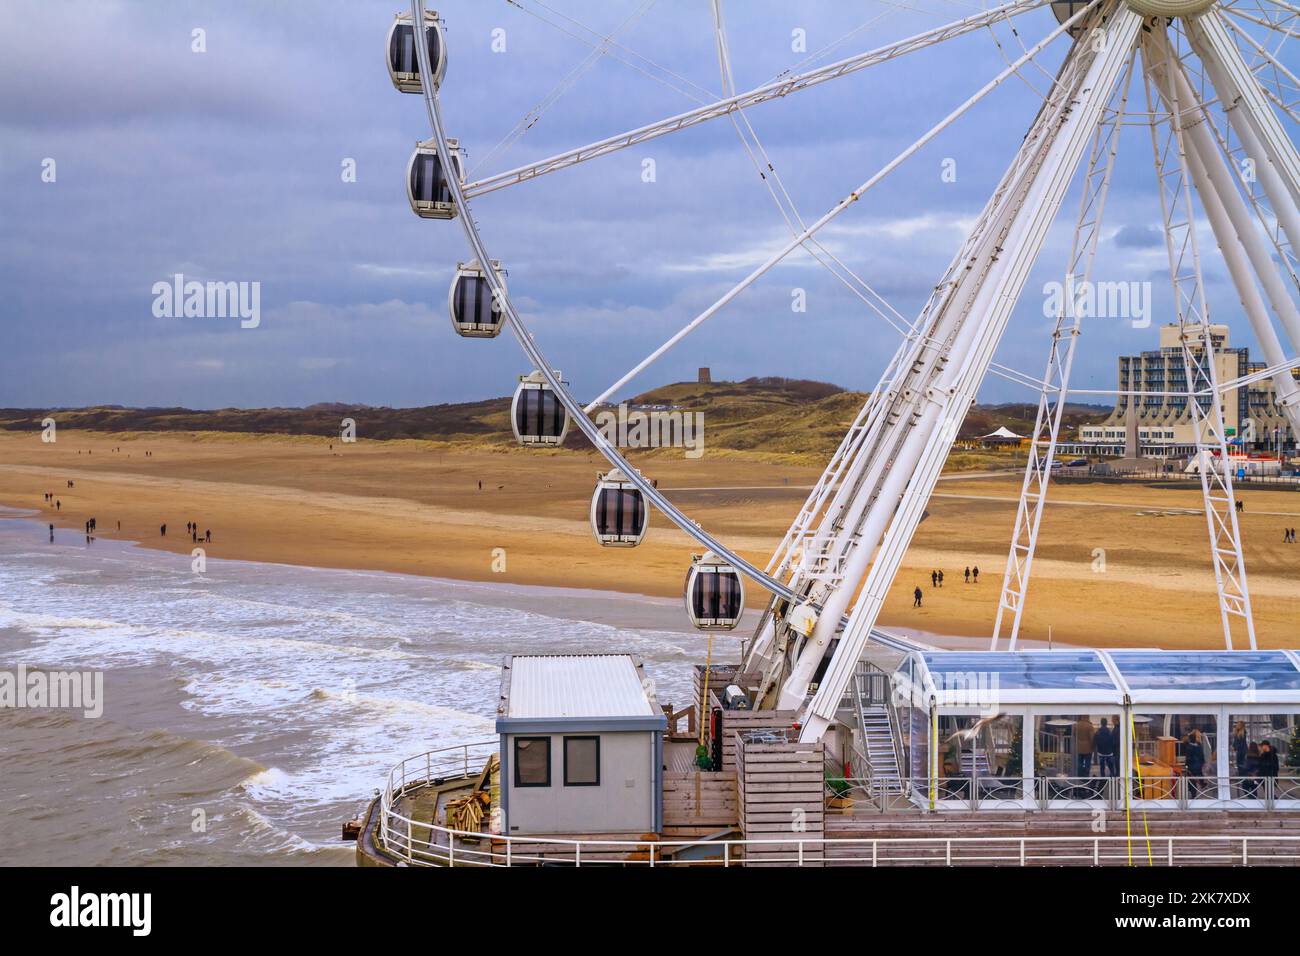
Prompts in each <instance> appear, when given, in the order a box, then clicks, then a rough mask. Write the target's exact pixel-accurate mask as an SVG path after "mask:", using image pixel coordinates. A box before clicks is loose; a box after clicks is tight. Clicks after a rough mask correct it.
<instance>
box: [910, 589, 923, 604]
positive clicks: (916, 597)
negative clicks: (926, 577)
mask: <svg viewBox="0 0 1300 956" xmlns="http://www.w3.org/2000/svg"><path fill="white" fill-rule="evenodd" d="M920 606H921V586H920V585H919V584H918V585H917V586H916V590H915V591H913V592H912V607H920Z"/></svg>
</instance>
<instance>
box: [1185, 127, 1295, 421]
mask: <svg viewBox="0 0 1300 956" xmlns="http://www.w3.org/2000/svg"><path fill="white" fill-rule="evenodd" d="M1188 165H1189V166H1190V167H1191V173H1192V180H1193V181H1194V182H1195V183H1196V194H1197V195H1198V196H1199V197H1200V200H1201V207H1202V208H1203V209H1204V210H1205V215H1206V218H1207V219H1208V220H1209V222H1210V229H1211V231H1212V232H1213V233H1214V238H1215V241H1216V243H1217V244H1218V246H1219V251H1220V253H1222V255H1223V261H1224V264H1225V265H1226V266H1227V267H1228V275H1229V276H1230V277H1231V278H1232V283H1233V285H1234V286H1235V287H1236V289H1237V296H1238V298H1239V299H1240V300H1241V307H1242V309H1243V310H1244V311H1245V313H1246V318H1247V319H1248V320H1249V321H1250V326H1251V329H1252V330H1254V332H1255V338H1256V339H1258V340H1259V345H1260V351H1262V352H1263V353H1264V359H1265V361H1266V362H1267V363H1268V364H1269V365H1270V366H1283V365H1286V364H1287V358H1286V353H1285V352H1284V351H1283V348H1282V342H1281V340H1279V339H1278V336H1277V330H1276V329H1274V328H1273V322H1272V320H1271V319H1270V318H1269V314H1268V307H1267V306H1266V305H1265V303H1264V298H1263V296H1261V295H1260V292H1259V287H1258V286H1257V285H1256V284H1255V274H1254V271H1253V270H1252V269H1251V266H1250V260H1249V257H1248V256H1247V254H1246V250H1245V247H1244V246H1243V245H1242V243H1241V240H1240V239H1239V238H1238V233H1237V231H1236V230H1235V229H1234V228H1233V224H1232V219H1231V217H1229V215H1228V210H1227V209H1226V208H1225V205H1224V201H1223V198H1222V197H1221V196H1220V195H1219V193H1218V191H1217V190H1216V189H1215V188H1214V185H1213V184H1212V183H1211V182H1210V179H1209V176H1208V174H1207V172H1206V169H1205V163H1204V162H1203V161H1202V159H1201V156H1200V154H1199V153H1198V152H1196V151H1194V150H1191V151H1189V153H1188ZM1273 388H1274V390H1275V392H1276V395H1277V404H1279V405H1281V406H1282V410H1283V413H1284V414H1285V415H1286V418H1287V421H1288V422H1289V423H1290V425H1291V433H1292V435H1294V436H1295V437H1296V439H1297V440H1300V385H1297V383H1296V380H1295V378H1294V377H1292V375H1291V371H1290V369H1286V368H1283V369H1280V370H1279V371H1278V372H1276V373H1275V374H1274V375H1273Z"/></svg>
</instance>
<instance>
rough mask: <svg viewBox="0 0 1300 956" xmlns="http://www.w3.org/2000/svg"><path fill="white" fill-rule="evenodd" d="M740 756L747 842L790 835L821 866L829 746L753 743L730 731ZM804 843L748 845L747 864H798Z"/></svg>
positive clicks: (739, 784)
mask: <svg viewBox="0 0 1300 956" xmlns="http://www.w3.org/2000/svg"><path fill="white" fill-rule="evenodd" d="M729 736H730V737H731V739H732V746H733V749H734V752H735V759H736V790H737V795H738V796H739V799H740V827H741V830H742V831H743V832H744V835H745V839H747V840H774V841H779V840H780V838H781V837H790V838H793V839H796V840H803V841H811V842H805V843H804V845H803V858H804V865H805V866H815V865H816V866H819V865H821V864H820V863H818V862H816V860H817V858H819V857H821V856H822V855H823V852H824V849H823V844H822V843H820V842H815V841H816V838H818V837H820V836H822V835H823V834H824V828H825V811H824V805H825V780H824V777H825V760H826V750H825V745H823V744H822V743H821V742H817V743H798V742H791V743H748V742H746V737H745V735H743V734H742V733H739V732H733V733H731V734H730V735H729ZM798 854H799V844H798V843H795V842H790V843H786V842H774V843H767V844H761V845H749V846H747V847H746V848H745V865H746V866H763V865H767V866H774V865H781V866H793V865H795V864H796V863H797V862H798Z"/></svg>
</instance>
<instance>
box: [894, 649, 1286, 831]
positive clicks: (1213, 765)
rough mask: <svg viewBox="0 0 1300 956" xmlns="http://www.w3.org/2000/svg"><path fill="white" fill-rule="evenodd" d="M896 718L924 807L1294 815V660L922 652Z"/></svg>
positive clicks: (1264, 655)
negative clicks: (1272, 770)
mask: <svg viewBox="0 0 1300 956" xmlns="http://www.w3.org/2000/svg"><path fill="white" fill-rule="evenodd" d="M893 709H894V716H895V720H896V725H897V727H898V730H899V734H900V737H901V741H900V743H901V748H900V749H901V756H902V761H903V767H904V770H903V775H904V776H905V777H907V779H908V792H909V795H910V797H911V799H912V800H913V802H915V803H916V804H918V805H920V806H924V807H928V808H930V809H936V810H943V809H972V808H978V809H996V808H999V807H1002V808H1008V809H1010V808H1016V809H1020V808H1024V809H1034V808H1037V809H1053V808H1079V807H1081V806H1089V807H1098V806H1105V807H1122V806H1130V807H1139V806H1150V807H1170V806H1177V807H1183V808H1189V809H1201V808H1207V809H1208V808H1213V809H1232V808H1242V809H1254V808H1270V809H1272V808H1278V809H1296V810H1300V744H1297V745H1296V746H1295V747H1292V742H1293V741H1295V740H1296V728H1297V722H1298V721H1300V656H1298V655H1297V653H1296V652H1295V651H1290V650H1270V651H1162V650H1127V649H1126V650H1111V651H1101V650H1083V649H1071V650H1026V651H1006V652H1000V651H993V652H978V651H977V652H967V651H916V652H913V653H911V654H909V655H908V657H906V658H905V659H904V660H903V662H902V664H901V665H900V666H899V667H898V669H897V670H896V671H895V673H894V675H893ZM1265 744H1267V745H1268V746H1267V747H1265V746H1264V745H1265ZM1270 749H1271V751H1272V752H1273V753H1274V754H1276V760H1277V763H1278V773H1277V776H1276V777H1273V775H1272V774H1271V773H1269V772H1268V768H1269V765H1270V762H1271V761H1270V760H1269V759H1268V758H1267V757H1266V756H1264V755H1267V754H1268V752H1269V750H1270ZM1261 757H1263V759H1262V760H1261ZM1269 777H1272V779H1268V778H1269Z"/></svg>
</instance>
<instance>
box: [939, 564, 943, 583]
mask: <svg viewBox="0 0 1300 956" xmlns="http://www.w3.org/2000/svg"><path fill="white" fill-rule="evenodd" d="M939 587H943V568H940V569H939Z"/></svg>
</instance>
